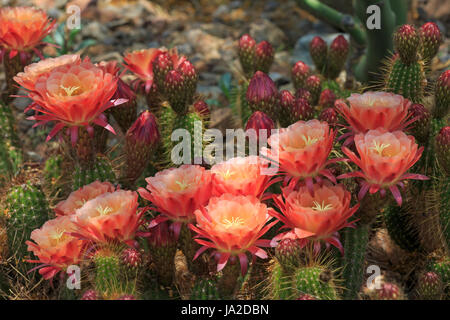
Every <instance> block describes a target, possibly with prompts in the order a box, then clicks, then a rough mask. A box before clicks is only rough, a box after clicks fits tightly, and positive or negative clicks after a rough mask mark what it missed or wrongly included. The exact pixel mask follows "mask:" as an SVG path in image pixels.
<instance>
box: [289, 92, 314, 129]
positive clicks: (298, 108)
mask: <svg viewBox="0 0 450 320" xmlns="http://www.w3.org/2000/svg"><path fill="white" fill-rule="evenodd" d="M313 116H314V111H313V107H312V106H311V105H310V104H309V102H308V100H306V99H303V98H299V99H296V100H295V103H294V107H293V108H292V111H291V123H295V122H297V121H299V120H303V121H307V120H311V119H312V118H313Z"/></svg>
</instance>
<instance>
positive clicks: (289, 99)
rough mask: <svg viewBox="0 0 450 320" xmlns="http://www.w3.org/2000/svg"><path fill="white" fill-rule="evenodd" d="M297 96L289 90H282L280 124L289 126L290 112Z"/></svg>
mask: <svg viewBox="0 0 450 320" xmlns="http://www.w3.org/2000/svg"><path fill="white" fill-rule="evenodd" d="M294 103H295V97H294V96H293V95H292V93H291V92H289V91H288V90H282V91H280V116H279V118H278V120H279V121H280V125H281V126H282V127H284V128H285V127H287V126H289V125H290V124H291V123H290V114H291V111H292V108H293V107H294Z"/></svg>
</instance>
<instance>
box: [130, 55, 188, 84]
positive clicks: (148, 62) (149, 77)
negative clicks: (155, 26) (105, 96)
mask: <svg viewBox="0 0 450 320" xmlns="http://www.w3.org/2000/svg"><path fill="white" fill-rule="evenodd" d="M165 52H167V53H168V54H169V56H170V59H171V60H172V62H173V66H174V68H176V67H177V66H178V65H180V64H181V62H183V61H184V60H186V58H185V57H180V56H179V55H178V53H177V51H176V50H175V49H172V50H166V49H156V48H150V49H143V50H136V51H132V52H128V53H126V54H125V56H124V58H123V60H124V62H125V68H127V69H128V70H130V71H131V72H133V73H134V74H136V75H137V76H138V77H139V81H137V82H135V84H136V85H139V84H141V83H142V84H143V86H144V89H145V92H147V93H148V92H149V91H150V88H151V87H152V85H153V83H154V75H153V62H154V61H155V59H156V58H157V57H158V55H160V54H161V53H165Z"/></svg>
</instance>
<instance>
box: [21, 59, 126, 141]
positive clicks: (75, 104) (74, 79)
mask: <svg viewBox="0 0 450 320" xmlns="http://www.w3.org/2000/svg"><path fill="white" fill-rule="evenodd" d="M52 65H53V67H52ZM15 80H16V81H17V82H18V83H19V84H24V85H25V88H27V89H28V90H29V93H28V97H29V98H31V99H32V100H33V101H34V103H33V104H32V105H31V106H30V109H33V110H35V111H37V113H42V114H37V115H35V116H32V117H29V118H28V119H30V120H37V121H38V122H37V123H36V124H35V126H37V125H42V124H46V123H48V122H51V121H54V122H56V124H55V126H54V128H53V130H52V131H51V132H50V134H49V135H48V137H47V141H48V140H50V139H51V138H52V137H53V136H54V135H55V134H56V133H57V132H59V131H60V130H61V129H62V128H64V127H68V128H69V130H70V135H71V138H72V143H75V142H76V140H77V138H78V127H86V129H87V131H88V132H89V133H90V134H91V135H92V134H93V128H92V125H93V124H96V125H99V126H102V127H104V128H105V129H107V130H109V131H111V132H113V133H115V132H114V129H113V128H112V127H111V126H110V125H109V124H108V123H107V120H106V117H105V116H104V115H103V112H104V111H105V110H106V109H108V108H111V107H113V106H115V105H118V104H121V103H124V102H126V100H123V99H116V100H114V101H110V100H111V98H112V96H113V95H114V93H115V91H116V89H117V78H115V77H114V76H113V75H111V74H110V73H107V72H105V71H104V70H103V69H102V68H99V67H97V66H95V65H94V64H92V63H91V62H90V60H89V58H85V59H84V60H81V59H79V58H77V57H75V56H73V55H72V56H66V57H64V58H62V57H60V58H59V59H53V60H43V61H41V62H39V63H38V64H36V65H34V66H33V67H30V68H29V69H27V70H26V71H25V72H24V73H21V74H19V75H18V76H17V77H16V78H15ZM33 80H34V84H33V85H30V83H31V82H32V81H33Z"/></svg>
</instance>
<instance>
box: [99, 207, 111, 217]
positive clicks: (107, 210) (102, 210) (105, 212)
mask: <svg viewBox="0 0 450 320" xmlns="http://www.w3.org/2000/svg"><path fill="white" fill-rule="evenodd" d="M96 210H97V212H98V213H100V215H101V216H106V215H108V214H110V213H111V212H112V211H113V209H112V208H110V207H102V206H98V207H97V208H96Z"/></svg>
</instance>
